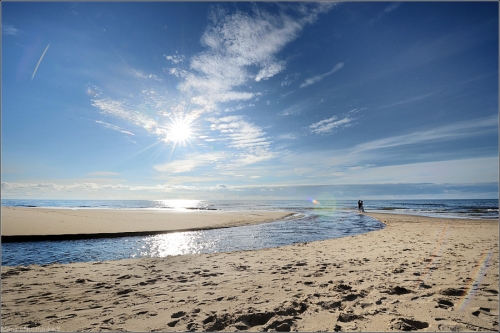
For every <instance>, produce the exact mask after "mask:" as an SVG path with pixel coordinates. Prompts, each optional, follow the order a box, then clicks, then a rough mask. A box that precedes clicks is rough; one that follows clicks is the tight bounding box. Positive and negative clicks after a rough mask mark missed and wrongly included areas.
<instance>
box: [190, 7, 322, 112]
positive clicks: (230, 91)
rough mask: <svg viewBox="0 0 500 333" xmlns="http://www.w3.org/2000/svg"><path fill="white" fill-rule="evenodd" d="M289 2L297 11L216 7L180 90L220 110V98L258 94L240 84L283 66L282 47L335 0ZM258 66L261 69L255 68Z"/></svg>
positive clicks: (267, 75)
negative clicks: (230, 10)
mask: <svg viewBox="0 0 500 333" xmlns="http://www.w3.org/2000/svg"><path fill="white" fill-rule="evenodd" d="M289 8H295V12H294V16H292V15H289V14H287V13H285V11H281V12H280V13H279V14H278V15H272V14H270V13H267V12H265V11H262V10H255V11H254V12H253V13H248V14H247V13H243V12H237V13H235V14H232V15H226V13H225V12H223V11H222V12H216V11H214V12H213V13H212V15H211V18H212V25H211V26H210V27H209V28H208V29H207V30H206V31H205V33H204V34H203V36H202V38H201V42H202V45H203V46H205V47H206V48H207V49H206V51H204V52H202V53H200V54H198V55H196V56H194V57H192V58H191V60H190V69H191V72H189V73H187V74H186V75H185V80H184V81H183V82H182V83H181V84H180V88H181V90H183V91H184V92H187V93H190V94H192V96H193V97H192V102H193V103H194V104H196V105H198V106H199V107H201V108H202V110H204V111H205V112H211V111H214V110H216V109H217V105H218V103H221V102H228V101H241V100H248V99H251V98H253V97H254V96H255V95H254V93H251V92H245V91H238V90H236V89H238V88H240V89H241V88H242V87H243V86H244V85H245V84H248V83H249V82H251V80H253V81H255V82H259V81H262V80H266V79H269V78H271V77H273V76H275V75H276V74H278V73H280V72H281V71H283V69H284V68H285V62H284V61H283V60H279V59H277V58H276V56H277V53H278V52H279V51H280V50H282V49H283V47H284V46H285V45H286V44H288V43H289V42H291V41H292V40H294V39H295V38H297V35H298V33H299V32H300V31H301V30H302V28H303V27H304V26H305V25H306V24H311V23H313V22H314V21H315V20H316V19H317V17H318V15H319V14H320V13H322V12H326V11H328V10H329V9H330V8H331V5H328V6H327V5H325V4H306V5H301V6H290V7H289ZM289 8H288V9H289ZM255 67H257V68H258V72H257V73H255V72H253V71H252V69H253V68H255Z"/></svg>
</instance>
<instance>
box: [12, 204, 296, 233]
mask: <svg viewBox="0 0 500 333" xmlns="http://www.w3.org/2000/svg"><path fill="white" fill-rule="evenodd" d="M292 215H293V213H290V212H261V211H254V212H227V211H194V210H183V211H175V210H174V211H172V210H137V209H135V210H134V209H113V210H111V209H49V208H18V207H2V241H9V240H12V239H22V240H30V239H34V238H40V239H48V238H54V239H57V238H59V239H64V238H66V239H71V238H84V237H91V236H92V237H95V236H96V234H101V236H106V237H109V236H125V235H131V234H146V233H152V232H173V231H188V230H202V229H214V228H228V227H235V226H241V225H247V224H257V223H265V222H272V221H276V220H280V219H283V218H286V217H291V216H292ZM35 221H36V223H35Z"/></svg>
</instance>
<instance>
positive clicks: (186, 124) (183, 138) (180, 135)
mask: <svg viewBox="0 0 500 333" xmlns="http://www.w3.org/2000/svg"><path fill="white" fill-rule="evenodd" d="M192 136H193V129H192V122H191V120H190V119H188V118H177V119H174V120H172V122H171V123H170V125H169V126H168V129H167V141H170V142H173V143H174V144H175V145H177V144H180V145H185V144H186V142H187V141H189V140H190V139H191V138H192Z"/></svg>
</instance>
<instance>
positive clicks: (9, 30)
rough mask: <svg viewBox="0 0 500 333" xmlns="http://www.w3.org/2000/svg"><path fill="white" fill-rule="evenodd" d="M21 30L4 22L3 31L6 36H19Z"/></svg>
mask: <svg viewBox="0 0 500 333" xmlns="http://www.w3.org/2000/svg"><path fill="white" fill-rule="evenodd" d="M20 32H21V30H19V29H17V28H16V27H14V26H13V25H10V24H2V33H3V34H4V35H6V36H17V35H19V33H20Z"/></svg>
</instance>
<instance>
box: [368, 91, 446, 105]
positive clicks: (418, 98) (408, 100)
mask: <svg viewBox="0 0 500 333" xmlns="http://www.w3.org/2000/svg"><path fill="white" fill-rule="evenodd" d="M437 93H438V92H437V91H435V92H431V93H429V94H424V95H419V96H413V97H410V98H406V99H403V100H400V101H397V102H393V103H390V104H386V105H382V106H379V107H378V108H377V109H385V108H390V107H393V106H400V105H404V104H410V103H414V102H420V101H422V100H425V99H427V98H429V97H431V96H434V95H436V94H437Z"/></svg>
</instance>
